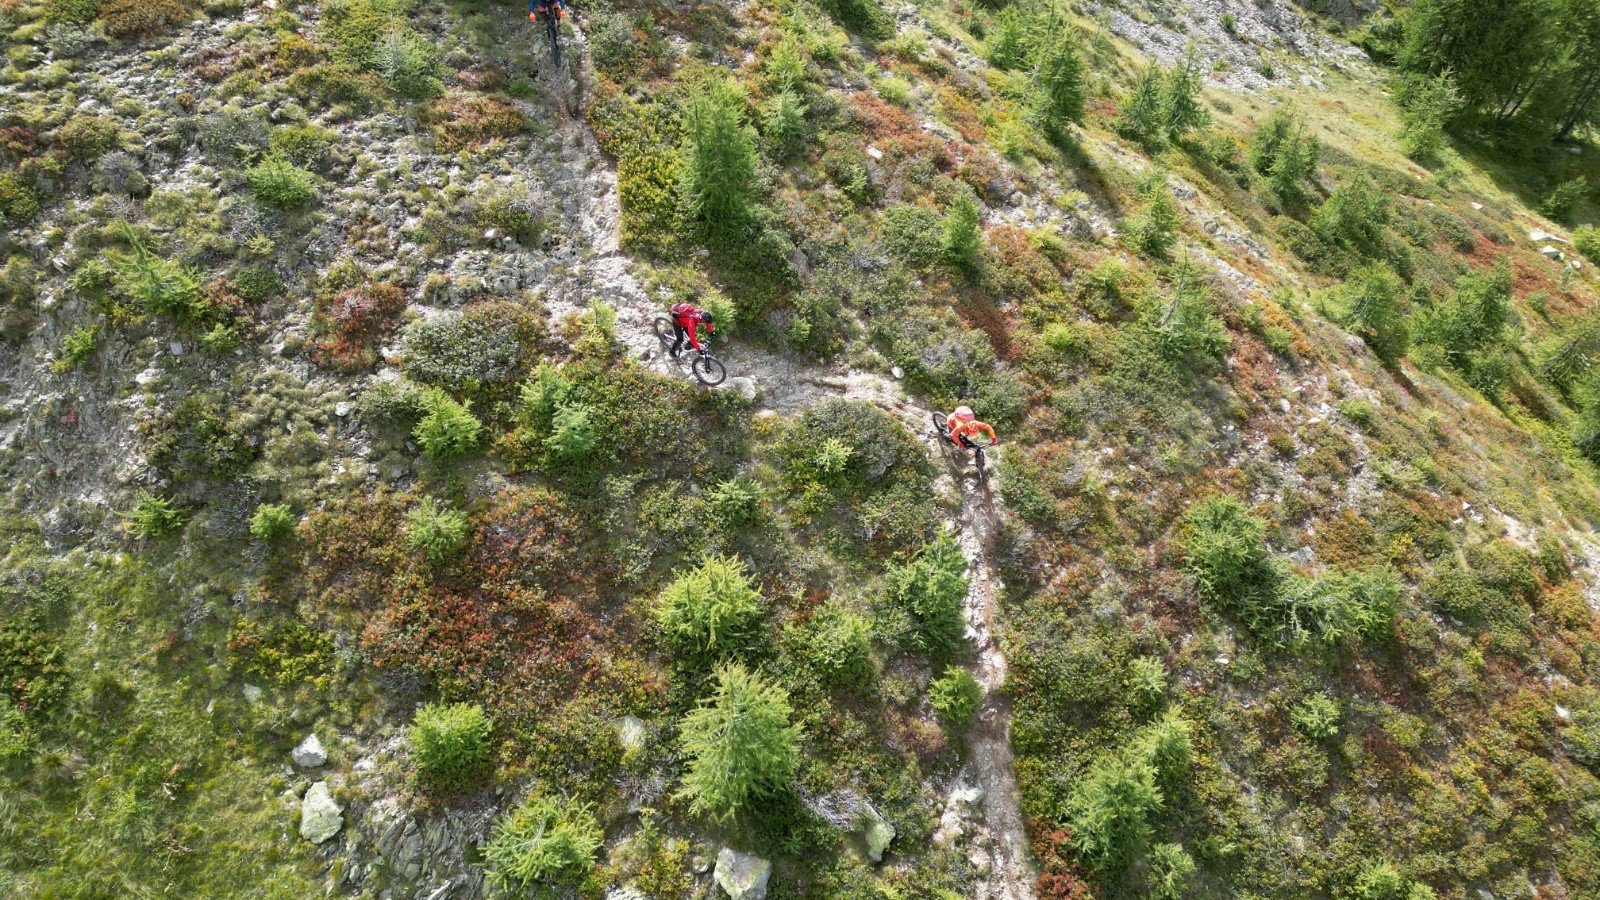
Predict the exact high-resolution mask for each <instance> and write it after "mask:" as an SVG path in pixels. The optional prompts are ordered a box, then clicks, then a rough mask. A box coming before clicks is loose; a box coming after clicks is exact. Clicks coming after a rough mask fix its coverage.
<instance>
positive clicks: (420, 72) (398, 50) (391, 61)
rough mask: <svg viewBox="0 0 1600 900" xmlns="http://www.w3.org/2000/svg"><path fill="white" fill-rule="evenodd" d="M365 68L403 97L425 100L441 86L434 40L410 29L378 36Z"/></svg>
mask: <svg viewBox="0 0 1600 900" xmlns="http://www.w3.org/2000/svg"><path fill="white" fill-rule="evenodd" d="M364 68H366V69H367V70H368V71H370V72H372V73H374V74H376V75H377V76H378V77H379V78H381V79H383V81H384V83H385V84H387V85H388V86H389V90H391V91H393V92H395V93H396V94H399V95H400V96H402V97H410V98H412V99H424V98H427V97H432V96H433V95H435V94H437V93H439V91H440V89H441V85H440V83H439V78H438V74H439V58H438V51H437V50H435V49H434V45H433V43H432V42H430V41H429V40H428V39H426V38H424V37H423V36H422V35H420V34H417V33H416V32H415V31H412V30H410V29H409V28H406V29H400V28H396V29H391V30H390V31H387V32H385V33H384V34H383V36H382V37H380V38H378V40H377V41H376V42H374V43H373V45H372V49H371V51H370V52H369V53H368V55H367V62H366V65H365V66H364ZM519 118H520V117H519Z"/></svg>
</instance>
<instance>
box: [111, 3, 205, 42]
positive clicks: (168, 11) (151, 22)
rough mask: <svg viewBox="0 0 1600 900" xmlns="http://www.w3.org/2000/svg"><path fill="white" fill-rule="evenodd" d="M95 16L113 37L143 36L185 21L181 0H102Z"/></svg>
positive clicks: (189, 14) (186, 7) (187, 17)
mask: <svg viewBox="0 0 1600 900" xmlns="http://www.w3.org/2000/svg"><path fill="white" fill-rule="evenodd" d="M97 15H98V17H99V19H100V21H102V22H104V23H105V25H106V33H107V34H110V35H111V36H112V37H115V38H146V37H150V36H152V35H156V34H160V33H162V32H164V31H167V30H169V29H171V28H172V27H173V26H175V25H179V24H181V23H183V22H187V21H189V20H190V19H191V18H193V17H194V12H193V10H191V9H190V8H189V5H188V4H187V3H185V2H184V0H102V2H101V3H100V4H99V9H98V12H97Z"/></svg>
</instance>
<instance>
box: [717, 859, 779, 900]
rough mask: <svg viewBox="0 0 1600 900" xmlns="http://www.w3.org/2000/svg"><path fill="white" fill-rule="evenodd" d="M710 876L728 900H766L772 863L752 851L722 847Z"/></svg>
mask: <svg viewBox="0 0 1600 900" xmlns="http://www.w3.org/2000/svg"><path fill="white" fill-rule="evenodd" d="M711 877H712V878H713V879H715V880H716V882H717V887H720V888H722V890H723V892H725V893H726V894H727V895H728V897H729V898H730V900H766V896H767V882H768V881H769V880H771V878H772V863H770V862H768V861H766V860H764V859H762V858H761V857H759V856H756V855H755V854H754V853H740V852H739V851H737V850H734V849H732V848H730V847H723V848H722V850H721V851H719V852H718V853H717V868H716V871H714V872H713V873H712V875H711Z"/></svg>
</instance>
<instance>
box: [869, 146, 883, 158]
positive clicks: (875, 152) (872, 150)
mask: <svg viewBox="0 0 1600 900" xmlns="http://www.w3.org/2000/svg"><path fill="white" fill-rule="evenodd" d="M867 155H868V156H870V157H872V158H873V159H875V160H877V159H883V151H882V150H879V149H878V148H877V147H874V146H872V145H870V144H868V145H867Z"/></svg>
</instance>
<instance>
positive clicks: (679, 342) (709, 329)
mask: <svg viewBox="0 0 1600 900" xmlns="http://www.w3.org/2000/svg"><path fill="white" fill-rule="evenodd" d="M701 325H704V326H706V335H707V336H708V337H709V336H710V335H713V334H716V333H717V329H716V327H715V323H713V322H712V321H711V313H708V312H706V311H705V310H703V309H701V308H700V307H698V306H695V305H694V304H693V303H674V304H673V305H672V331H673V334H674V335H676V338H677V339H676V340H674V341H673V342H672V349H671V350H668V351H667V353H668V355H670V356H671V357H672V358H673V359H677V358H678V351H679V350H681V349H683V339H684V338H686V337H687V338H688V339H689V346H691V347H693V348H694V349H695V351H696V352H699V351H700V349H701V348H700V341H699V339H698V338H697V337H696V336H695V331H696V329H697V328H698V327H699V326H701Z"/></svg>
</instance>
